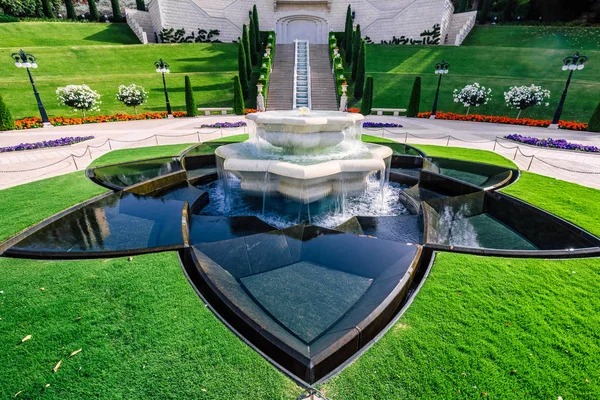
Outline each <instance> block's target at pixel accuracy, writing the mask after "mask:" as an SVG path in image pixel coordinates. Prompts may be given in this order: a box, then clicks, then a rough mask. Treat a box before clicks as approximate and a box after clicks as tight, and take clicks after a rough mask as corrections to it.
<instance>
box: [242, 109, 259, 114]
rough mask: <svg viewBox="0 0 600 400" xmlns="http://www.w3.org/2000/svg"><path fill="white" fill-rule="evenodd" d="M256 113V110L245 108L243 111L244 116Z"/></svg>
mask: <svg viewBox="0 0 600 400" xmlns="http://www.w3.org/2000/svg"><path fill="white" fill-rule="evenodd" d="M255 112H257V111H256V108H245V109H244V114H254V113H255Z"/></svg>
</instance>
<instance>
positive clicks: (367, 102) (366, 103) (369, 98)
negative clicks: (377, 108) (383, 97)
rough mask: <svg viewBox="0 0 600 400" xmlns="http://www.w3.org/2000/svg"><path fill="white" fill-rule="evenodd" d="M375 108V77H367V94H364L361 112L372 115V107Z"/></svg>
mask: <svg viewBox="0 0 600 400" xmlns="http://www.w3.org/2000/svg"><path fill="white" fill-rule="evenodd" d="M372 108H373V77H372V76H370V77H368V78H367V84H366V85H365V94H364V95H363V99H362V103H361V105H360V113H361V114H362V115H371V109H372Z"/></svg>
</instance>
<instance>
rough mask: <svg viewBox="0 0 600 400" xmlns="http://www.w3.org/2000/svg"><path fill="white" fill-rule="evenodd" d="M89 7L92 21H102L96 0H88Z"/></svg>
mask: <svg viewBox="0 0 600 400" xmlns="http://www.w3.org/2000/svg"><path fill="white" fill-rule="evenodd" d="M142 1H143V0H142ZM88 7H89V8H90V21H100V13H99V12H98V5H97V4H96V0H88Z"/></svg>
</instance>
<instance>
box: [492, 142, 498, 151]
mask: <svg viewBox="0 0 600 400" xmlns="http://www.w3.org/2000/svg"><path fill="white" fill-rule="evenodd" d="M497 144H498V139H495V140H494V150H492V151H496V145H497Z"/></svg>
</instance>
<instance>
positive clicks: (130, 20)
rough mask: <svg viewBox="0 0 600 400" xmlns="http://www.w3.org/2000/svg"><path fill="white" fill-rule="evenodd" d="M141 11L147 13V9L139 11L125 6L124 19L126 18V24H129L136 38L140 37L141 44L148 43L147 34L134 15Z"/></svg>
mask: <svg viewBox="0 0 600 400" xmlns="http://www.w3.org/2000/svg"><path fill="white" fill-rule="evenodd" d="M142 12H143V13H147V14H149V13H148V12H147V11H139V10H132V9H130V8H126V9H125V19H126V20H127V25H129V27H130V28H131V30H132V31H133V33H135V36H137V37H138V39H140V42H142V44H148V35H146V32H144V28H142V26H141V25H140V23H139V22H138V21H137V19H136V15H139V14H140V13H142Z"/></svg>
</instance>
